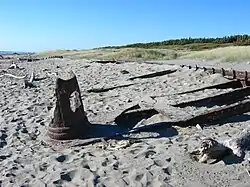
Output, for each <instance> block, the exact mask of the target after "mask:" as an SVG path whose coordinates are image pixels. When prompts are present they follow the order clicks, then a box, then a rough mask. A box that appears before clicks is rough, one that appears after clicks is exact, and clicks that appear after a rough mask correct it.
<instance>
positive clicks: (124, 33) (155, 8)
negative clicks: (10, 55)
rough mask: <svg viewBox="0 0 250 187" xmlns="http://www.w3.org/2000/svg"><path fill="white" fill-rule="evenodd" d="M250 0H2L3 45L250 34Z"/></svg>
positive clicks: (18, 47)
mask: <svg viewBox="0 0 250 187" xmlns="http://www.w3.org/2000/svg"><path fill="white" fill-rule="evenodd" d="M249 8H250V1H249V0H1V1H0V20H1V21H0V23H1V26H0V50H15V51H43V50H53V49H88V48H94V47H99V46H106V45H122V44H129V43H135V42H149V41H162V40H167V39H173V38H182V37H189V36H190V37H217V36H219V37H220V36H224V35H231V34H245V33H246V34H250V24H249V20H250V10H249Z"/></svg>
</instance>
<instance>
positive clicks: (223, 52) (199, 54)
mask: <svg viewBox="0 0 250 187" xmlns="http://www.w3.org/2000/svg"><path fill="white" fill-rule="evenodd" d="M180 58H181V59H199V60H219V61H222V62H241V61H248V60H250V46H231V47H224V48H216V49H211V50H205V51H196V52H191V53H189V54H186V55H183V56H181V57H180Z"/></svg>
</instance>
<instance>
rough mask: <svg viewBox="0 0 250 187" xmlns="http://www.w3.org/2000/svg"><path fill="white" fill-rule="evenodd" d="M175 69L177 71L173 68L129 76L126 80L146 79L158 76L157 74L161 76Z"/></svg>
mask: <svg viewBox="0 0 250 187" xmlns="http://www.w3.org/2000/svg"><path fill="white" fill-rule="evenodd" d="M176 71H177V70H176V69H173V70H164V71H159V72H154V73H149V74H145V75H140V76H135V77H130V78H129V79H128V80H134V79H146V78H153V77H159V76H163V75H167V74H171V73H174V72H176Z"/></svg>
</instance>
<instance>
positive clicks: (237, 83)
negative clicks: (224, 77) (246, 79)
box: [177, 80, 243, 95]
mask: <svg viewBox="0 0 250 187" xmlns="http://www.w3.org/2000/svg"><path fill="white" fill-rule="evenodd" d="M242 87H243V86H242V83H241V81H240V80H232V81H229V82H225V83H220V84H216V85H212V86H206V87H203V88H198V89H194V90H190V91H186V92H180V93H177V95H183V94H187V93H194V92H199V91H203V90H206V89H228V88H234V89H235V88H242Z"/></svg>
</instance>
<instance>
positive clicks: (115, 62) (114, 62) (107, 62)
mask: <svg viewBox="0 0 250 187" xmlns="http://www.w3.org/2000/svg"><path fill="white" fill-rule="evenodd" d="M92 63H99V64H109V63H113V64H122V63H125V61H124V62H123V61H117V60H94V61H92Z"/></svg>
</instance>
